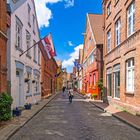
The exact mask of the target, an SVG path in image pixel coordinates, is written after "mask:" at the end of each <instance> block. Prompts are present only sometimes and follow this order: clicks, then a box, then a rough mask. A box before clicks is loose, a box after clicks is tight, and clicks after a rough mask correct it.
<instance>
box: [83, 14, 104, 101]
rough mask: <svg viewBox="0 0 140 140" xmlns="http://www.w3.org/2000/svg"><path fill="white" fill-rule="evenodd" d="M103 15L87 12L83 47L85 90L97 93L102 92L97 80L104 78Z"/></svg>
mask: <svg viewBox="0 0 140 140" xmlns="http://www.w3.org/2000/svg"><path fill="white" fill-rule="evenodd" d="M102 53H103V16H102V15H96V14H87V18H86V31H85V37H84V47H83V78H82V79H83V81H82V84H83V86H82V87H83V91H84V92H85V93H91V94H97V96H98V99H99V98H100V92H99V88H98V85H97V82H98V81H99V79H100V78H102V64H103V61H102V60H103V58H102Z"/></svg>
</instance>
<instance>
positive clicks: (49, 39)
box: [44, 34, 56, 57]
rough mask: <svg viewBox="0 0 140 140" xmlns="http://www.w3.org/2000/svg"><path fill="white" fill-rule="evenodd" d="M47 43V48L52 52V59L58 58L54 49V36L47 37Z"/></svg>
mask: <svg viewBox="0 0 140 140" xmlns="http://www.w3.org/2000/svg"><path fill="white" fill-rule="evenodd" d="M44 40H45V42H46V43H47V48H48V50H49V52H50V55H51V57H54V56H56V51H55V48H54V44H53V40H52V35H51V34H49V35H48V36H47V37H45V38H44Z"/></svg>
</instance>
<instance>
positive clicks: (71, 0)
mask: <svg viewBox="0 0 140 140" xmlns="http://www.w3.org/2000/svg"><path fill="white" fill-rule="evenodd" d="M64 6H65V8H69V7H73V6H74V0H65V4H64Z"/></svg>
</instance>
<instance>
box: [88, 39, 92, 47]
mask: <svg viewBox="0 0 140 140" xmlns="http://www.w3.org/2000/svg"><path fill="white" fill-rule="evenodd" d="M91 43H92V37H89V40H88V48H89V47H90V45H91Z"/></svg>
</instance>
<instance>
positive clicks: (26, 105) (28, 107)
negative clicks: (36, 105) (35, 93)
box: [24, 103, 32, 110]
mask: <svg viewBox="0 0 140 140" xmlns="http://www.w3.org/2000/svg"><path fill="white" fill-rule="evenodd" d="M31 107H32V105H31V104H30V103H29V104H25V105H24V108H25V109H26V110H30V109H31Z"/></svg>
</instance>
